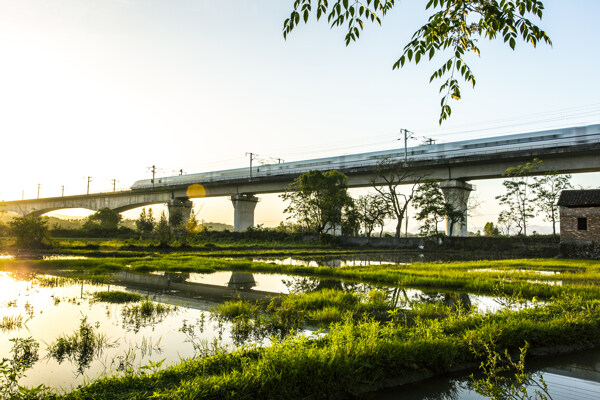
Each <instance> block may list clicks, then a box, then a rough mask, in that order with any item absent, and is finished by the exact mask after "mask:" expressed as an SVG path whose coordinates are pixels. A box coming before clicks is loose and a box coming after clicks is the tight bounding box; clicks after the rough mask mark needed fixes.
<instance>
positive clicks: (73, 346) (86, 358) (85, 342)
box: [47, 317, 116, 374]
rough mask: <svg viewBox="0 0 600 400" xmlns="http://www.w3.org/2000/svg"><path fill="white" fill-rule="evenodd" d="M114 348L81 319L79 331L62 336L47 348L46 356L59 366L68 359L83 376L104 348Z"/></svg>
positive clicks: (84, 319) (104, 336)
mask: <svg viewBox="0 0 600 400" xmlns="http://www.w3.org/2000/svg"><path fill="white" fill-rule="evenodd" d="M114 346H116V342H114V343H112V342H110V340H109V339H108V338H107V337H106V335H104V334H103V333H96V332H94V327H93V326H92V325H91V324H90V323H89V322H87V317H83V318H82V319H81V321H80V324H79V329H78V330H77V331H75V332H73V334H71V335H63V336H61V337H59V338H58V339H56V341H55V342H54V343H53V344H51V345H49V346H48V348H47V351H48V356H49V357H52V358H54V359H55V360H56V361H57V362H58V363H59V364H60V363H62V362H63V361H64V360H65V359H68V360H70V361H72V362H73V363H75V364H76V365H77V372H78V373H79V374H83V371H84V370H85V369H87V368H88V367H89V366H90V364H91V362H92V360H93V359H94V357H97V356H99V355H101V354H102V353H103V351H104V349H105V348H109V347H114Z"/></svg>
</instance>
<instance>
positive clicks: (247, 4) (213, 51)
mask: <svg viewBox="0 0 600 400" xmlns="http://www.w3.org/2000/svg"><path fill="white" fill-rule="evenodd" d="M424 3H425V2H424V1H416V0H405V1H399V2H398V5H397V7H396V9H394V11H393V12H392V13H391V14H390V15H388V16H387V17H386V18H385V19H384V21H383V26H382V27H378V26H376V25H367V27H366V29H365V32H364V33H363V34H362V37H361V39H360V41H359V42H358V43H355V44H352V45H351V46H349V47H347V48H346V47H345V46H344V42H343V34H344V32H343V31H341V30H333V31H332V30H330V29H329V27H328V26H327V25H326V24H324V23H320V24H316V23H314V22H311V23H309V24H308V25H307V26H301V27H300V29H298V30H297V31H295V32H293V33H292V35H291V36H290V37H289V39H288V40H287V41H284V40H283V37H282V35H281V29H282V23H283V20H284V19H285V18H286V17H287V15H288V14H289V11H290V10H291V4H292V1H291V0H290V1H281V0H263V1H260V0H256V1H249V0H243V1H242V0H232V1H227V2H216V1H192V0H169V1H167V0H0V54H1V56H2V62H1V63H0V113H1V115H0V132H2V138H3V148H4V149H5V151H4V152H3V155H2V158H1V159H0V168H1V170H2V182H1V183H0V198H1V199H5V200H9V199H18V198H20V197H21V192H22V190H25V196H26V197H35V196H36V191H37V184H38V183H41V184H42V187H41V195H42V196H52V195H60V187H61V185H65V187H66V189H65V193H66V194H75V193H81V192H84V191H85V185H86V178H85V177H86V176H92V177H94V180H93V182H92V190H108V189H109V188H110V187H111V182H110V180H111V179H113V178H116V179H119V183H118V186H120V187H128V186H130V185H131V184H132V183H133V181H135V180H137V179H141V178H145V177H148V176H149V175H148V171H147V167H149V166H151V165H153V164H155V165H157V167H159V168H161V169H162V171H163V172H162V174H163V175H171V174H173V171H175V170H179V169H180V168H183V169H184V170H185V171H186V172H188V173H191V172H199V171H205V170H213V169H226V168H234V167H239V166H245V165H247V158H246V157H245V152H250V151H252V152H255V153H258V154H260V155H262V156H265V157H268V156H271V157H279V158H283V159H285V160H288V161H292V160H298V159H303V158H313V157H317V156H326V155H335V154H342V153H355V152H362V151H367V150H377V149H385V148H391V147H394V146H397V145H398V142H397V141H396V138H397V137H398V131H399V129H400V128H408V129H410V130H412V131H414V132H416V134H417V135H418V136H428V137H433V138H437V139H438V140H440V141H441V140H445V141H452V140H457V139H463V138H469V137H475V136H478V135H486V136H489V135H495V134H500V133H513V132H516V131H523V130H525V131H526V130H535V129H539V128H545V127H552V126H559V125H579V124H586V123H598V122H600V95H599V90H600V78H599V77H598V73H597V69H598V65H599V64H600V46H599V45H598V43H597V40H598V38H600V24H598V22H597V16H598V15H600V2H598V1H597V0H573V1H568V2H567V1H561V0H546V1H544V3H545V5H546V12H545V16H544V20H543V21H542V22H541V26H542V27H543V28H545V29H546V31H547V32H548V33H549V34H550V36H551V37H552V40H553V42H554V46H553V47H548V46H540V47H539V48H538V49H532V48H531V46H528V45H526V44H524V43H519V44H518V49H517V51H516V52H513V51H511V50H509V49H508V48H507V47H505V46H504V45H502V44H501V43H499V42H493V43H488V42H486V41H482V42H481V49H482V57H481V58H480V59H476V58H474V59H472V68H473V69H474V72H475V74H476V77H477V87H476V88H475V90H470V89H468V88H467V87H466V86H465V87H464V88H463V96H464V99H463V100H461V101H460V102H459V103H455V104H453V115H452V118H451V120H450V121H449V122H447V123H445V124H444V125H443V127H441V128H440V127H438V124H437V120H438V113H439V100H440V99H439V95H438V87H439V83H435V82H434V83H433V84H429V83H428V81H429V75H430V74H431V72H432V71H433V70H434V69H435V68H436V66H438V64H439V63H440V62H441V60H442V58H436V59H434V62H433V63H421V64H419V65H418V66H414V65H410V66H408V67H407V68H404V69H403V70H400V71H392V69H391V67H392V64H393V63H394V61H395V60H396V59H397V58H398V57H399V56H400V54H401V51H402V48H403V46H404V44H405V43H406V42H407V41H408V40H409V38H410V35H411V34H412V32H414V30H416V29H417V28H418V27H419V26H420V25H421V24H422V23H424V21H425V18H426V14H425V12H424V11H423V8H424ZM436 60H437V62H436ZM417 143H418V142H414V144H417ZM596 181H597V175H593V176H592V177H588V178H586V179H584V178H583V177H578V178H577V179H576V183H582V184H586V185H594V186H598V184H597V182H596ZM475 184H476V185H477V186H478V187H479V188H480V190H479V196H480V200H481V201H482V203H483V204H482V207H481V210H480V213H481V214H485V216H481V217H479V218H475V219H473V220H472V223H473V226H476V225H483V223H485V220H495V217H494V216H493V214H494V213H495V212H497V208H496V206H495V204H494V203H495V202H494V201H493V196H494V195H496V194H499V193H500V191H501V188H500V186H499V184H498V182H475ZM482 187H483V188H484V189H485V190H481V188H482ZM201 203H202V202H198V204H201ZM204 203H205V205H204V208H203V209H202V213H201V217H202V218H204V219H207V220H214V221H221V222H231V221H232V217H233V213H232V208H231V205H230V204H229V203H228V201H227V200H226V199H216V200H210V201H205V202H204ZM282 208H283V207H282V205H281V204H280V203H279V201H278V200H277V197H276V196H265V198H264V199H263V202H262V203H261V204H259V206H258V208H257V222H258V223H265V224H266V225H275V224H277V222H278V220H279V218H280V210H281V209H282ZM488 214H489V215H488Z"/></svg>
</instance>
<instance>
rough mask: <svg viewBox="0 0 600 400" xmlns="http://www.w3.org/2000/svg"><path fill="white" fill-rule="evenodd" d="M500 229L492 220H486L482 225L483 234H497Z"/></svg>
mask: <svg viewBox="0 0 600 400" xmlns="http://www.w3.org/2000/svg"><path fill="white" fill-rule="evenodd" d="M499 234H500V231H499V230H498V227H497V226H494V223H493V222H486V223H485V226H484V227H483V235H484V236H498V235H499Z"/></svg>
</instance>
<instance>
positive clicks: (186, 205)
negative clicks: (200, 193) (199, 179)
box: [167, 199, 194, 223]
mask: <svg viewBox="0 0 600 400" xmlns="http://www.w3.org/2000/svg"><path fill="white" fill-rule="evenodd" d="M193 206H194V203H193V202H192V201H191V200H188V199H171V200H169V202H168V203H167V208H168V209H169V221H172V218H177V219H178V217H176V215H177V214H180V215H181V221H182V222H184V223H185V222H187V221H188V220H189V219H190V215H192V207H193Z"/></svg>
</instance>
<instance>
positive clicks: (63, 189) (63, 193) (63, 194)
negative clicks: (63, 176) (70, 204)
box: [60, 185, 65, 197]
mask: <svg viewBox="0 0 600 400" xmlns="http://www.w3.org/2000/svg"><path fill="white" fill-rule="evenodd" d="M60 189H61V193H62V196H63V197H64V196H65V185H62V186H61V187H60Z"/></svg>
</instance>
